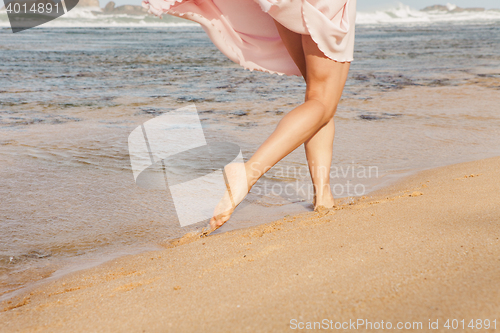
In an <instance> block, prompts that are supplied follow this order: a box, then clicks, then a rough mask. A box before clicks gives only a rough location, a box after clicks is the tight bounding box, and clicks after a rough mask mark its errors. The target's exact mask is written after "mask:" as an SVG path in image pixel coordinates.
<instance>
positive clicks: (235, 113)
mask: <svg viewBox="0 0 500 333" xmlns="http://www.w3.org/2000/svg"><path fill="white" fill-rule="evenodd" d="M231 114H234V115H235V116H239V117H241V116H246V115H248V112H245V111H235V112H231Z"/></svg>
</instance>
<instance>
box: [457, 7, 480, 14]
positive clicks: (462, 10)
mask: <svg viewBox="0 0 500 333" xmlns="http://www.w3.org/2000/svg"><path fill="white" fill-rule="evenodd" d="M485 10H486V9H484V8H479V7H473V8H460V7H457V8H455V9H453V10H451V11H450V13H463V12H484V11H485Z"/></svg>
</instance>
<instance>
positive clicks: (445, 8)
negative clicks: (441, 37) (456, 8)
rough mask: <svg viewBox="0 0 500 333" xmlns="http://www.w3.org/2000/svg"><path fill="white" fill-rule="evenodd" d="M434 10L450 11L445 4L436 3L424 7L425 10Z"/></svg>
mask: <svg viewBox="0 0 500 333" xmlns="http://www.w3.org/2000/svg"><path fill="white" fill-rule="evenodd" d="M434 10H439V11H444V12H447V11H448V7H446V6H443V5H434V6H427V7H425V8H424V9H422V11H423V12H431V11H434Z"/></svg>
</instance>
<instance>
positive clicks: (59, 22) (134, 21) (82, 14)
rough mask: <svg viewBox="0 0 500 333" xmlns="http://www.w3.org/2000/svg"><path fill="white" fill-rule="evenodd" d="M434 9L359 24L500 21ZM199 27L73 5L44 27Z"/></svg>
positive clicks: (367, 15) (489, 14) (375, 16)
mask: <svg viewBox="0 0 500 333" xmlns="http://www.w3.org/2000/svg"><path fill="white" fill-rule="evenodd" d="M435 7H436V9H435V10H429V9H427V10H425V11H424V10H417V9H414V8H411V7H410V6H408V5H405V4H403V3H399V4H398V5H397V6H395V7H392V8H387V9H384V10H375V11H371V12H367V11H358V13H357V19H356V24H361V25H387V24H391V25H407V24H433V23H446V22H457V23H460V22H463V23H485V24H488V23H491V22H495V21H500V10H496V9H491V10H483V11H478V10H467V9H465V10H463V9H460V8H459V7H457V6H456V5H453V4H447V5H446V6H435ZM9 26H10V23H9V19H8V17H7V13H6V12H5V9H3V10H0V27H9ZM168 26H197V24H196V23H194V22H191V21H188V20H184V19H180V18H177V17H173V16H169V15H165V16H164V17H163V19H159V18H158V17H156V16H152V15H148V14H141V15H129V14H106V13H104V12H103V11H102V9H101V8H98V7H83V8H74V9H73V10H71V11H70V12H68V13H67V14H65V15H64V16H61V17H59V18H57V19H56V20H53V21H50V22H47V23H45V24H44V25H43V27H44V28H45V27H168Z"/></svg>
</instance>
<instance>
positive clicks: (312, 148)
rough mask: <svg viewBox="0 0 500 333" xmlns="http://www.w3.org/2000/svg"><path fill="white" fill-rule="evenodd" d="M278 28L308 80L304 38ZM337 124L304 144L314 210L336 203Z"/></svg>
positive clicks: (329, 206)
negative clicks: (332, 172) (333, 183)
mask: <svg viewBox="0 0 500 333" xmlns="http://www.w3.org/2000/svg"><path fill="white" fill-rule="evenodd" d="M275 24H276V27H277V28H278V32H279V34H280V36H281V40H282V41H283V43H284V44H285V46H286V48H287V50H288V53H290V56H291V57H292V59H293V60H294V62H295V64H296V65H297V67H298V68H299V69H300V72H301V73H302V76H303V77H304V79H306V78H307V69H306V58H305V54H304V49H303V47H302V36H301V35H300V34H297V33H294V32H292V31H290V30H288V29H287V28H285V27H284V26H283V25H281V24H280V23H278V22H276V21H275ZM334 136H335V122H334V119H333V118H332V119H331V120H330V122H329V123H328V124H327V125H325V126H323V127H322V128H321V129H320V130H319V131H318V132H316V134H314V135H313V136H312V137H311V138H310V139H308V140H307V141H306V142H305V143H304V148H305V151H306V157H307V163H308V165H309V173H310V174H311V180H312V183H313V186H314V200H313V205H314V208H316V207H319V206H324V207H327V208H331V207H333V206H334V204H335V202H334V200H333V195H332V192H331V189H330V166H331V163H332V152H333V139H334Z"/></svg>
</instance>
